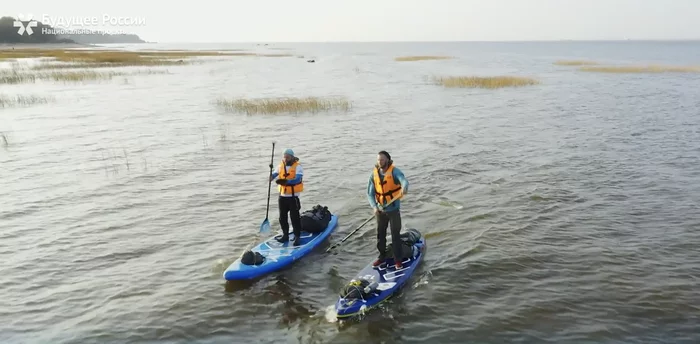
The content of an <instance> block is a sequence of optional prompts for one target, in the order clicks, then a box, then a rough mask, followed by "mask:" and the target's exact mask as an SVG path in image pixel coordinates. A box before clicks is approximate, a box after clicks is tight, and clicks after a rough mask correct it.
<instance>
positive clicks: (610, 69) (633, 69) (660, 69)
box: [579, 65, 700, 73]
mask: <svg viewBox="0 0 700 344" xmlns="http://www.w3.org/2000/svg"><path fill="white" fill-rule="evenodd" d="M579 70H581V71H584V72H598V73H700V67H696V66H654V65H652V66H586V67H580V68H579Z"/></svg>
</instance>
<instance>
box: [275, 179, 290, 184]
mask: <svg viewBox="0 0 700 344" xmlns="http://www.w3.org/2000/svg"><path fill="white" fill-rule="evenodd" d="M275 183H277V185H287V180H286V179H277V180H275Z"/></svg>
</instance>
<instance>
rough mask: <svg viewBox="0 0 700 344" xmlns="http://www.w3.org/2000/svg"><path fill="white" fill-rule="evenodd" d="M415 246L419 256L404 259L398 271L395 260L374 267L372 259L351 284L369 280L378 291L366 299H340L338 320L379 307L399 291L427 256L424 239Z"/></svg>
mask: <svg viewBox="0 0 700 344" xmlns="http://www.w3.org/2000/svg"><path fill="white" fill-rule="evenodd" d="M413 246H414V247H416V248H417V250H414V252H416V251H417V254H415V255H414V256H413V257H411V258H404V259H403V261H402V262H401V264H402V267H401V268H400V269H396V267H395V266H394V259H393V258H389V259H387V260H386V261H385V262H384V263H382V264H380V265H378V266H376V267H374V266H372V263H373V262H374V259H372V262H371V263H369V264H368V265H367V266H365V267H364V268H363V269H362V270H360V272H359V273H358V274H357V275H356V276H355V277H354V278H353V279H352V280H351V282H352V281H357V280H360V279H364V280H367V281H368V282H369V283H370V284H372V283H373V282H377V283H378V284H377V287H376V289H375V290H374V291H372V292H371V293H370V294H369V295H367V296H365V297H364V299H355V300H347V301H346V300H345V299H344V298H342V297H340V298H339V299H338V301H337V302H336V304H335V310H336V316H337V317H338V318H348V317H353V316H356V315H359V314H361V313H362V312H365V311H368V310H369V309H371V308H373V307H375V306H377V305H378V304H380V303H381V302H383V301H384V300H386V299H388V298H389V297H391V296H392V295H393V294H394V293H396V292H397V291H399V289H401V288H402V287H403V286H404V285H405V284H406V282H407V281H408V280H409V279H410V278H411V276H412V275H413V273H414V272H415V270H416V268H417V267H418V265H419V264H420V262H421V261H422V260H423V256H424V255H425V249H426V247H427V246H426V241H425V239H424V238H421V239H420V240H418V242H416V243H415V244H414V245H413Z"/></svg>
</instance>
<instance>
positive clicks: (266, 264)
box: [223, 214, 338, 281]
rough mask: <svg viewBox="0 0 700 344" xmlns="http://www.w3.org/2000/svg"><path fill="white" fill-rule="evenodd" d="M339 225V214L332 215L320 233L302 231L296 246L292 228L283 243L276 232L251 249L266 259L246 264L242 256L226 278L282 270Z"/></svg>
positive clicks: (231, 278) (237, 277)
mask: <svg viewBox="0 0 700 344" xmlns="http://www.w3.org/2000/svg"><path fill="white" fill-rule="evenodd" d="M337 225H338V216H337V215H335V214H333V215H331V221H330V222H329V223H328V226H326V228H325V229H324V230H323V231H322V232H320V233H308V232H304V231H302V232H301V233H300V234H301V235H300V236H299V239H300V240H301V243H300V244H299V245H298V246H294V240H295V239H296V238H295V237H294V233H292V231H291V228H290V233H289V241H287V242H285V243H281V242H279V241H277V240H276V239H277V238H280V237H281V236H282V234H276V235H274V236H272V237H269V238H267V239H265V241H263V242H261V243H259V244H258V245H256V246H255V247H253V248H251V249H250V250H251V251H253V252H259V253H260V254H261V255H262V256H263V257H265V260H264V261H263V263H262V264H260V265H246V264H243V263H241V258H240V257H239V258H238V259H236V260H235V261H234V262H233V263H231V265H229V267H228V268H226V270H225V271H224V274H223V275H224V279H226V280H227V281H231V280H246V279H253V278H256V277H260V276H262V275H265V274H268V273H271V272H274V271H277V270H280V269H282V268H284V267H285V266H288V265H290V264H292V263H293V262H295V261H296V260H298V259H301V258H303V257H304V256H306V255H307V254H309V253H310V252H311V251H312V250H313V249H314V248H316V247H317V246H318V245H319V244H321V243H322V242H323V241H324V240H326V238H328V237H329V236H330V235H331V233H332V232H333V231H334V230H335V228H336V227H337Z"/></svg>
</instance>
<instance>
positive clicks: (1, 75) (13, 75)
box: [0, 69, 169, 84]
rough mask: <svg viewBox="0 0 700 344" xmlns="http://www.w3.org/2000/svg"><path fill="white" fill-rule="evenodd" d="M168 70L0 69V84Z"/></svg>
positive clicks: (72, 80) (159, 72) (106, 78)
mask: <svg viewBox="0 0 700 344" xmlns="http://www.w3.org/2000/svg"><path fill="white" fill-rule="evenodd" d="M168 73H169V71H167V70H164V71H160V70H148V69H146V70H139V71H135V72H95V71H90V70H80V71H60V72H57V71H54V72H40V73H32V72H28V71H21V72H19V71H17V70H9V71H0V84H19V83H32V82H36V80H51V81H63V82H81V81H88V80H111V79H112V78H114V77H116V76H127V75H141V74H147V75H150V74H168Z"/></svg>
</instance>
